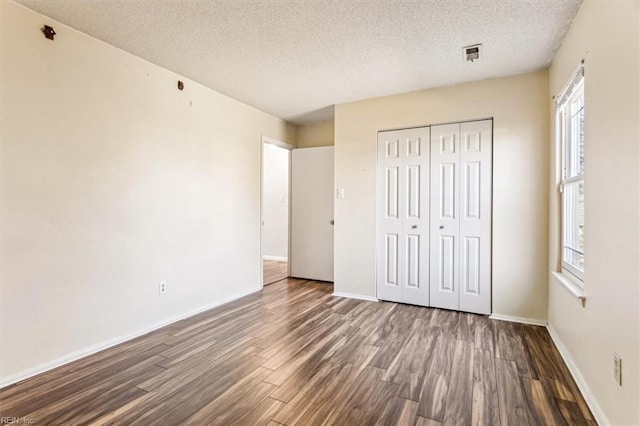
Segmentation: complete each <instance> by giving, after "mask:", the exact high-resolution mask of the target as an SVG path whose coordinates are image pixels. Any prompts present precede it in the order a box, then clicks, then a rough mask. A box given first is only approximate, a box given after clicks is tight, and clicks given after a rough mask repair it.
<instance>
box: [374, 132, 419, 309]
mask: <svg viewBox="0 0 640 426" xmlns="http://www.w3.org/2000/svg"><path fill="white" fill-rule="evenodd" d="M428 185H429V128H428V127H422V128H417V129H405V130H394V131H387V132H379V133H378V191H379V193H378V200H379V201H378V214H377V217H378V233H377V234H378V236H377V251H378V262H377V271H376V272H377V273H376V277H377V278H376V279H377V283H376V284H377V294H378V298H380V299H383V300H390V301H394V302H402V303H410V304H414V305H422V306H429V204H428V203H429V188H428Z"/></svg>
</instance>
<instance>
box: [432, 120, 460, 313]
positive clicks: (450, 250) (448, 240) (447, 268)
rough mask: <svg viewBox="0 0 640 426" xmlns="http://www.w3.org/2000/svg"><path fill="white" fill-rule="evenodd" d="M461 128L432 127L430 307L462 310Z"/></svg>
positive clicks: (457, 126) (454, 125) (458, 125)
mask: <svg viewBox="0 0 640 426" xmlns="http://www.w3.org/2000/svg"><path fill="white" fill-rule="evenodd" d="M459 151H460V124H446V125H442V126H433V127H431V182H430V185H431V226H430V230H431V238H430V240H431V270H430V277H431V280H430V281H431V282H430V296H431V297H430V298H431V306H436V307H438V308H445V309H455V310H457V309H458V307H459V302H458V295H459V288H458V283H459V279H460V277H459V271H458V269H459V268H458V259H457V258H458V255H457V254H458V252H459V245H460V242H459V239H460V238H459V236H460V222H459V220H458V216H459V210H460V206H459V200H458V199H459V196H458V194H459V192H460V189H459V188H460V179H459V174H460V173H459V163H460V155H459Z"/></svg>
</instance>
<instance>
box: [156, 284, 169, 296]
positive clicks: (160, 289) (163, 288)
mask: <svg viewBox="0 0 640 426" xmlns="http://www.w3.org/2000/svg"><path fill="white" fill-rule="evenodd" d="M158 294H159V295H160V296H162V295H163V294H167V282H166V281H160V283H159V284H158Z"/></svg>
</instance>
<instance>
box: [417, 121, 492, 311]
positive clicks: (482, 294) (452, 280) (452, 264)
mask: <svg viewBox="0 0 640 426" xmlns="http://www.w3.org/2000/svg"><path fill="white" fill-rule="evenodd" d="M492 127H493V123H492V120H484V121H475V122H468V123H461V124H448V125H442V126H433V127H432V128H431V162H432V163H431V184H430V185H431V227H430V230H431V265H432V267H431V273H430V277H431V283H430V296H431V305H432V306H435V307H440V308H445V309H455V310H461V311H466V312H475V313H480V314H490V313H491V159H492V155H491V150H492Z"/></svg>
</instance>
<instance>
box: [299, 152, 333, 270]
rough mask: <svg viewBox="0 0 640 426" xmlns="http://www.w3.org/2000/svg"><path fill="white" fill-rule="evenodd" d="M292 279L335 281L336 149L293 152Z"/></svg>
mask: <svg viewBox="0 0 640 426" xmlns="http://www.w3.org/2000/svg"><path fill="white" fill-rule="evenodd" d="M289 262H290V268H291V276H292V277H297V278H307V279H313V280H319V281H333V147H332V146H331V147H318V148H301V149H294V150H293V151H292V152H291V251H290V253H289Z"/></svg>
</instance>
